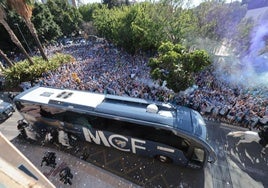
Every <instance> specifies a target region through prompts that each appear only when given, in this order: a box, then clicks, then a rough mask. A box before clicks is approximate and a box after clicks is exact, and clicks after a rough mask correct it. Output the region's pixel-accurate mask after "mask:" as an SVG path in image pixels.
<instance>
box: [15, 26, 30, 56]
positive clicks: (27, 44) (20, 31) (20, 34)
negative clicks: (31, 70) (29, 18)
mask: <svg viewBox="0 0 268 188" xmlns="http://www.w3.org/2000/svg"><path fill="white" fill-rule="evenodd" d="M14 25H15V26H17V28H18V30H19V32H20V35H21V36H22V38H23V41H24V42H25V44H26V46H27V48H28V50H29V52H30V53H31V54H32V50H31V48H30V47H29V45H28V42H27V41H26V40H25V37H24V35H23V33H22V32H21V30H20V26H19V24H17V23H15V24H14Z"/></svg>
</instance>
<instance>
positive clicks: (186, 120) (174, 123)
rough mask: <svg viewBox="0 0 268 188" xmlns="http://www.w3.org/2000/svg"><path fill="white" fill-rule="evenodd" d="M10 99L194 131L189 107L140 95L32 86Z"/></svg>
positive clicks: (189, 131)
mask: <svg viewBox="0 0 268 188" xmlns="http://www.w3.org/2000/svg"><path fill="white" fill-rule="evenodd" d="M14 100H15V101H16V100H22V101H28V102H31V103H38V104H40V105H42V104H43V105H56V106H59V107H63V108H70V110H74V111H81V110H82V111H83V112H85V111H87V112H89V113H90V112H95V113H102V114H104V115H110V116H114V117H117V118H128V119H132V120H133V121H135V122H137V121H142V122H144V123H146V122H147V123H149V124H154V125H161V126H165V127H172V128H176V129H180V130H183V131H186V132H188V133H193V132H194V130H193V127H192V122H191V121H192V120H191V113H189V110H190V109H188V108H186V107H182V106H177V107H176V108H174V107H173V106H172V105H171V104H167V103H161V102H155V101H149V100H145V99H140V98H133V97H125V96H124V97H123V96H115V95H104V94H98V93H92V92H86V91H78V90H70V89H59V88H51V87H43V86H42V87H41V86H36V87H33V88H31V89H28V90H26V91H24V92H23V93H21V94H19V95H18V96H16V97H15V99H14ZM177 116H178V117H177Z"/></svg>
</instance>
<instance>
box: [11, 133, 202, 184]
mask: <svg viewBox="0 0 268 188" xmlns="http://www.w3.org/2000/svg"><path fill="white" fill-rule="evenodd" d="M18 140H20V141H19V142H20V143H21V142H22V141H23V142H25V144H26V142H27V144H37V145H40V146H44V145H42V144H41V143H40V142H36V141H33V140H28V141H26V140H24V139H23V140H22V138H19V137H17V138H15V139H14V140H13V142H14V143H16V141H18ZM45 146H46V147H49V148H54V149H57V150H60V151H63V152H65V153H69V154H71V155H73V156H76V157H77V158H80V159H82V160H85V161H87V162H89V163H91V164H93V165H96V166H98V167H100V168H102V169H104V170H106V171H109V172H112V173H113V174H116V175H118V176H120V177H122V178H124V179H127V180H129V181H130V182H133V183H134V184H137V185H139V186H142V187H184V188H188V187H199V188H202V187H205V186H204V170H193V169H189V168H184V167H181V166H177V165H173V164H164V163H161V162H159V161H157V160H155V159H151V158H146V157H141V156H137V155H134V154H132V153H126V152H122V151H118V150H115V149H113V148H107V147H104V146H99V145H95V144H91V143H84V142H83V143H81V142H80V143H77V145H76V146H75V147H73V148H69V149H67V148H66V147H62V146H59V145H58V146H57V145H55V144H46V145H45ZM193 177H194V178H193Z"/></svg>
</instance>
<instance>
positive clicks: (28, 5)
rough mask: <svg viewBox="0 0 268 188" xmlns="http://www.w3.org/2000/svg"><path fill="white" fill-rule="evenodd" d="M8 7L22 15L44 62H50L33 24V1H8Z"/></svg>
mask: <svg viewBox="0 0 268 188" xmlns="http://www.w3.org/2000/svg"><path fill="white" fill-rule="evenodd" d="M7 4H8V6H9V7H10V8H11V9H12V10H15V12H16V13H17V14H18V15H20V16H21V17H22V18H23V20H24V22H25V24H26V25H27V27H28V28H29V30H30V32H31V34H32V36H33V38H34V40H35V42H36V44H37V46H38V49H39V51H40V53H41V55H42V57H43V59H44V60H46V61H48V58H47V56H46V54H45V52H44V48H43V47H42V44H41V42H40V40H39V38H38V35H37V32H36V29H35V27H34V25H33V23H32V22H31V17H32V13H33V3H32V1H31V0H7Z"/></svg>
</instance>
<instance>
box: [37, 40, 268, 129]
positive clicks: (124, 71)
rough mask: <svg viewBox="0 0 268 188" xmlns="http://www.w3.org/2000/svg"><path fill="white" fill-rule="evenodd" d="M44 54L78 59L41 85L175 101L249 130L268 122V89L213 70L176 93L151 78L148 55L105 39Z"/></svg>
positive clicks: (50, 49) (42, 80) (60, 69)
mask: <svg viewBox="0 0 268 188" xmlns="http://www.w3.org/2000/svg"><path fill="white" fill-rule="evenodd" d="M46 52H47V54H48V55H52V54H53V53H55V52H62V53H68V54H71V55H72V56H74V57H75V58H76V61H74V62H72V63H68V64H64V65H63V66H62V67H60V68H58V70H56V71H53V72H48V73H45V74H44V75H43V77H42V78H40V80H39V83H40V84H41V85H46V86H55V87H60V88H71V89H79V90H87V91H92V92H98V93H108V94H113V95H121V96H131V97H139V98H144V99H149V100H159V101H165V102H176V103H177V104H179V105H184V106H189V107H191V108H193V109H196V110H198V111H199V112H201V114H203V115H204V116H205V117H207V118H210V119H214V120H219V121H222V122H227V123H230V124H237V125H239V126H243V127H248V128H253V127H255V128H256V127H259V126H263V125H265V124H267V122H268V97H267V96H268V88H267V87H266V88H262V89H261V92H260V93H258V90H256V91H254V90H249V89H244V88H242V87H239V86H233V85H232V86H231V85H230V84H227V83H224V82H223V81H221V80H217V78H216V77H215V75H214V70H213V66H211V67H210V68H208V69H206V70H204V71H202V72H201V73H199V74H198V75H196V77H195V80H196V83H195V87H193V88H192V89H189V90H187V92H180V93H177V94H176V93H174V92H173V91H172V90H170V89H168V88H166V87H165V86H163V85H162V86H161V85H159V82H157V81H153V80H152V79H151V78H150V74H149V71H150V69H149V67H148V66H147V62H148V58H149V57H148V56H146V55H144V54H138V55H134V56H133V55H130V54H128V53H126V52H125V51H124V50H122V49H118V48H116V47H114V46H113V45H111V44H109V43H107V42H106V41H105V40H104V41H101V42H98V41H91V42H88V43H87V44H83V45H81V44H76V45H69V46H59V47H49V48H47V50H46Z"/></svg>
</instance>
